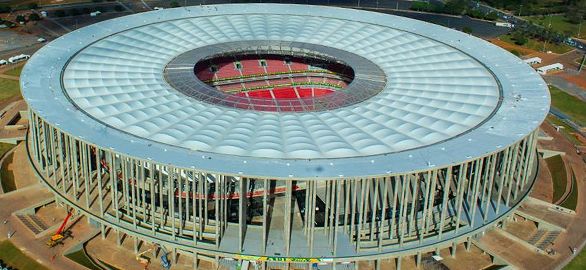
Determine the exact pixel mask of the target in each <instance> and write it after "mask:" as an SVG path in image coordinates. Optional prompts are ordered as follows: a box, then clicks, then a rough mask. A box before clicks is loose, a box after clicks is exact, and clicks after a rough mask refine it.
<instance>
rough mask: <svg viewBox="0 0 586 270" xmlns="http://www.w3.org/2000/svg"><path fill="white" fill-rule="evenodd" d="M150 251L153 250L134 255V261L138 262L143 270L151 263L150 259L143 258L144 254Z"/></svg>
mask: <svg viewBox="0 0 586 270" xmlns="http://www.w3.org/2000/svg"><path fill="white" fill-rule="evenodd" d="M151 250H153V249H152V248H149V249H148V250H145V251H143V252H141V253H138V254H136V261H138V263H140V264H142V265H143V266H144V269H147V267H148V266H149V264H150V263H151V258H149V257H147V256H144V254H145V253H147V252H149V251H151Z"/></svg>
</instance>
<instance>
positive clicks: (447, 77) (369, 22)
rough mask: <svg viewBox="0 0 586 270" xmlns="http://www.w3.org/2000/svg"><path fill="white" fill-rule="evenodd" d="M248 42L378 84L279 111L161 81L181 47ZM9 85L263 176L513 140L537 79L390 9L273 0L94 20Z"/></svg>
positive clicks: (538, 92)
mask: <svg viewBox="0 0 586 270" xmlns="http://www.w3.org/2000/svg"><path fill="white" fill-rule="evenodd" d="M259 40H272V41H286V42H297V43H300V44H319V45H321V46H325V47H332V48H335V49H338V50H342V51H345V52H347V53H350V54H355V55H357V56H359V57H362V58H364V59H367V60H369V61H371V62H372V63H374V64H376V65H377V66H378V67H380V69H381V70H382V71H383V72H384V74H385V75H386V80H385V81H386V83H385V84H384V86H383V87H384V88H383V89H382V90H381V91H380V93H378V94H376V95H374V96H372V97H370V98H368V99H366V100H364V101H362V102H360V103H356V104H351V105H348V106H344V107H340V108H335V109H331V110H324V111H317V112H289V113H286V112H258V111H250V110H241V109H235V108H228V107H226V106H220V105H211V104H209V103H206V102H202V101H201V100H198V99H195V98H191V97H189V96H186V95H184V94H183V93H182V92H179V91H178V90H177V89H174V88H173V87H172V86H171V85H170V84H169V83H168V82H167V81H166V79H165V76H164V70H165V67H166V65H167V64H168V63H169V62H170V61H172V60H173V59H174V58H175V57H176V56H178V55H180V54H182V53H186V52H188V51H190V50H194V49H197V48H201V47H205V46H210V45H214V44H218V46H220V44H226V43H229V42H242V41H259ZM193 64H195V63H193ZM21 86H22V92H23V95H24V97H25V99H26V100H27V102H28V103H29V105H30V107H31V109H32V110H33V111H35V112H36V113H37V114H38V115H39V116H41V117H42V118H44V119H45V120H46V121H48V122H50V123H53V124H55V125H57V126H58V127H59V128H60V129H62V130H63V131H65V132H67V133H69V134H71V135H72V136H75V137H78V138H80V139H83V140H84V141H87V142H89V143H92V144H96V145H98V146H100V147H103V148H111V149H113V150H114V151H116V152H119V153H121V154H124V155H129V156H133V157H137V158H142V159H148V160H156V161H158V162H162V163H165V164H172V165H174V166H178V167H185V168H197V169H199V170H204V171H210V172H222V173H227V174H243V175H247V176H258V177H271V178H295V179H301V178H341V177H358V176H366V175H373V176H374V175H384V174H389V173H397V172H407V171H414V170H426V169H429V167H434V166H446V165H449V164H454V163H460V162H462V161H464V160H468V159H472V158H475V157H477V156H481V155H485V154H488V153H492V152H494V151H496V150H498V149H499V148H503V147H506V146H508V145H510V144H512V143H514V142H516V141H518V140H519V139H521V138H522V137H523V136H526V135H527V134H529V133H530V132H531V131H533V130H535V129H536V128H537V127H538V125H539V124H540V123H541V122H542V121H543V119H544V117H545V115H546V114H547V111H548V108H549V94H548V91H547V86H546V84H545V83H544V82H543V80H542V79H541V77H539V76H538V75H537V74H536V73H535V71H534V70H533V69H532V68H531V67H529V66H528V65H526V64H525V63H523V61H522V60H521V59H518V58H516V57H515V56H513V55H512V54H510V53H508V52H506V51H504V50H502V49H500V48H498V47H496V46H493V45H491V44H489V43H487V42H485V41H483V40H480V39H477V38H475V37H472V36H470V35H467V34H464V33H461V32H458V31H456V30H452V29H448V28H444V27H441V26H437V25H433V24H429V23H425V22H421V21H416V20H412V19H407V18H403V17H398V16H392V15H385V14H379V13H371V12H365V11H358V10H352V9H342V8H332V7H318V6H304V5H281V4H230V5H217V6H201V7H188V8H176V9H166V10H160V11H154V12H148V13H141V14H135V15H130V16H125V17H122V18H117V19H113V20H108V21H105V22H101V23H97V24H94V25H91V26H88V27H85V28H82V29H79V30H76V31H73V32H71V33H69V34H67V35H65V36H63V37H61V38H59V39H57V40H55V41H53V42H51V43H50V44H48V45H46V46H45V47H43V48H42V49H41V50H39V51H38V52H37V53H36V54H35V55H34V56H33V57H32V59H31V60H29V62H28V63H27V65H26V67H25V69H24V71H23V74H22V76H21ZM350 86H352V84H351V85H350Z"/></svg>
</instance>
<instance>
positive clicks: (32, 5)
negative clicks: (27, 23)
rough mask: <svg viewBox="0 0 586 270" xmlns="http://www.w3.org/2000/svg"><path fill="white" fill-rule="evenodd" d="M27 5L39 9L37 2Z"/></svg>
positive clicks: (29, 7)
mask: <svg viewBox="0 0 586 270" xmlns="http://www.w3.org/2000/svg"><path fill="white" fill-rule="evenodd" d="M27 7H28V9H37V8H38V7H39V5H38V4H37V3H30V4H28V6H27Z"/></svg>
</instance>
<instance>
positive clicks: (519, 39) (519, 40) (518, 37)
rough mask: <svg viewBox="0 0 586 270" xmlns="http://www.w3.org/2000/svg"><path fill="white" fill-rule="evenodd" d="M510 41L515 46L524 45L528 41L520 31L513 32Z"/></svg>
mask: <svg viewBox="0 0 586 270" xmlns="http://www.w3.org/2000/svg"><path fill="white" fill-rule="evenodd" d="M512 39H513V40H514V41H515V44H517V45H525V44H526V43H527V42H528V41H529V39H528V38H527V36H526V35H525V33H523V32H521V31H515V32H514V33H513V35H512Z"/></svg>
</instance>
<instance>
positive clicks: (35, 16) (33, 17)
mask: <svg viewBox="0 0 586 270" xmlns="http://www.w3.org/2000/svg"><path fill="white" fill-rule="evenodd" d="M28 20H29V21H33V22H36V21H40V20H41V16H39V14H37V13H31V14H29V15H28Z"/></svg>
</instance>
